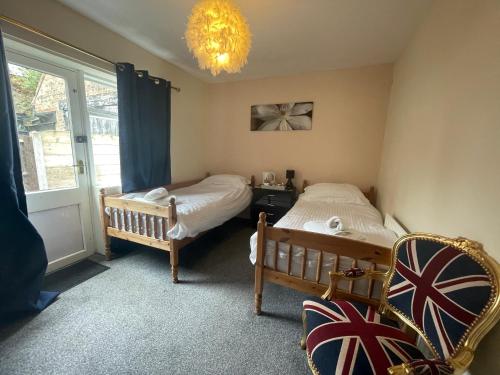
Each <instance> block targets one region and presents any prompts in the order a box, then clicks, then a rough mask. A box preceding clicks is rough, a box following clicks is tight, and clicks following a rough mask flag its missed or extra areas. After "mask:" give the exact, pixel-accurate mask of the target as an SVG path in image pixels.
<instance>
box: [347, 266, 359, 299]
mask: <svg viewBox="0 0 500 375" xmlns="http://www.w3.org/2000/svg"><path fill="white" fill-rule="evenodd" d="M357 264H358V262H357V261H356V259H353V260H352V262H351V268H356V266H357ZM353 289H354V280H350V281H349V293H352V290H353Z"/></svg>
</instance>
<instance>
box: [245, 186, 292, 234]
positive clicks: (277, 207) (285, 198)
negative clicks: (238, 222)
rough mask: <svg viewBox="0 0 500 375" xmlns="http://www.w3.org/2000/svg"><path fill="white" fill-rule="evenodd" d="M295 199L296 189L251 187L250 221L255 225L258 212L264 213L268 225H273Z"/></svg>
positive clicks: (290, 206) (257, 219)
mask: <svg viewBox="0 0 500 375" xmlns="http://www.w3.org/2000/svg"><path fill="white" fill-rule="evenodd" d="M296 199H297V190H295V189H293V190H272V189H265V188H260V187H256V188H254V189H253V199H252V206H251V215H252V222H253V223H254V225H257V222H258V221H259V213H261V212H265V213H266V220H267V224H268V225H274V224H275V223H276V222H277V221H278V220H279V219H281V218H282V217H283V216H284V215H285V214H286V213H287V212H288V210H289V209H290V208H292V206H293V205H294V204H295V201H296Z"/></svg>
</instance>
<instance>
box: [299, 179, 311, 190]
mask: <svg viewBox="0 0 500 375" xmlns="http://www.w3.org/2000/svg"><path fill="white" fill-rule="evenodd" d="M308 185H309V182H308V181H307V180H304V182H302V191H301V193H303V192H304V191H306V187H307V186H308Z"/></svg>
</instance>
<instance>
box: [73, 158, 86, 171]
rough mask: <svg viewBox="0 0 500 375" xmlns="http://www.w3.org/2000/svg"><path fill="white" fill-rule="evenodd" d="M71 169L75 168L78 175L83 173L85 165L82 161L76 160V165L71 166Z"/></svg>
mask: <svg viewBox="0 0 500 375" xmlns="http://www.w3.org/2000/svg"><path fill="white" fill-rule="evenodd" d="M73 167H76V168H77V170H78V174H84V173H85V164H83V160H77V162H76V164H73Z"/></svg>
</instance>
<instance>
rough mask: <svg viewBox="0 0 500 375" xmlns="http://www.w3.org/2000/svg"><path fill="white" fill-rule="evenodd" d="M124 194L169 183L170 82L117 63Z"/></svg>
mask: <svg viewBox="0 0 500 375" xmlns="http://www.w3.org/2000/svg"><path fill="white" fill-rule="evenodd" d="M116 74H117V81H118V118H119V127H120V128H119V130H120V164H121V178H122V190H123V192H124V193H129V192H131V191H136V190H142V189H148V188H152V187H157V186H161V185H167V184H169V183H170V82H168V81H166V80H164V79H160V78H155V77H151V76H149V74H148V72H147V71H143V70H141V71H135V69H134V66H133V65H132V64H128V63H118V64H116Z"/></svg>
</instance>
